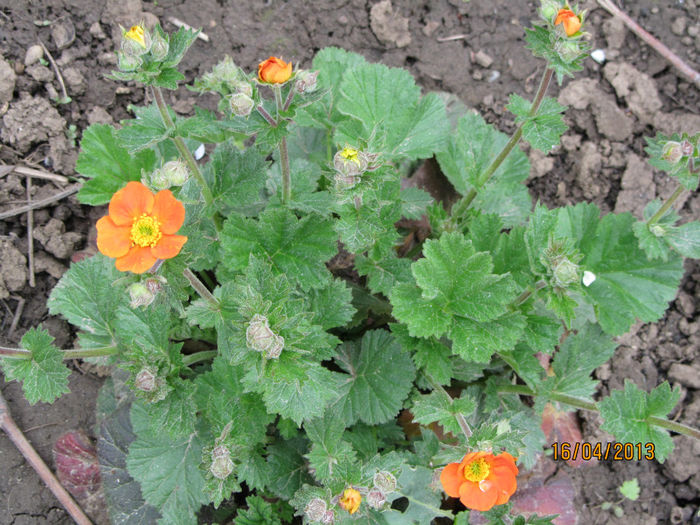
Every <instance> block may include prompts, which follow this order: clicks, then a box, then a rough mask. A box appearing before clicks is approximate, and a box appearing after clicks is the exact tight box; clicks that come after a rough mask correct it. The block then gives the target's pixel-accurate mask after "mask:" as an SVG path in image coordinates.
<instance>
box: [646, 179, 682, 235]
mask: <svg viewBox="0 0 700 525" xmlns="http://www.w3.org/2000/svg"><path fill="white" fill-rule="evenodd" d="M684 190H685V188H684V187H683V186H680V185H679V186H678V187H677V188H676V191H674V192H673V194H672V195H671V196H670V197H669V198H668V199H667V200H666V202H664V204H663V206H661V208H659V210H658V211H657V212H656V213H655V214H654V215H653V216H652V217H651V219H649V220H648V221H647V227H649V226H652V225H654V224H656V223H657V222H658V221H659V219H661V217H663V216H664V215H665V214H666V212H667V211H668V210H669V209H670V208H671V206H673V203H674V202H676V200H678V197H680V196H681V195H682V194H683V191H684Z"/></svg>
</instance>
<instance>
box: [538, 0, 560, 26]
mask: <svg viewBox="0 0 700 525" xmlns="http://www.w3.org/2000/svg"><path fill="white" fill-rule="evenodd" d="M559 9H561V3H560V2H558V1H557V0H542V6H541V7H540V16H541V17H542V18H544V19H545V20H547V21H548V22H552V21H553V20H554V17H555V16H556V15H557V13H558V12H559Z"/></svg>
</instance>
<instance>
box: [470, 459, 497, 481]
mask: <svg viewBox="0 0 700 525" xmlns="http://www.w3.org/2000/svg"><path fill="white" fill-rule="evenodd" d="M489 472H491V468H490V467H489V464H488V463H486V460H485V459H483V458H482V459H477V460H476V461H472V462H471V463H469V465H467V466H466V467H464V479H466V480H467V481H473V482H474V483H478V482H480V481H483V480H485V479H486V478H487V477H488V475H489Z"/></svg>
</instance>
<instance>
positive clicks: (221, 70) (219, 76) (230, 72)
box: [211, 56, 240, 84]
mask: <svg viewBox="0 0 700 525" xmlns="http://www.w3.org/2000/svg"><path fill="white" fill-rule="evenodd" d="M211 72H212V76H213V77H214V78H215V79H216V80H218V81H219V82H226V83H228V84H233V83H234V82H236V81H237V80H238V79H239V77H240V70H239V69H238V66H237V65H236V63H235V62H234V61H233V59H231V57H230V56H226V57H225V58H224V59H223V60H222V61H221V62H219V63H218V64H216V65H215V66H214V67H213V68H212V70H211Z"/></svg>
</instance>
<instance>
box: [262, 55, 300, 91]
mask: <svg viewBox="0 0 700 525" xmlns="http://www.w3.org/2000/svg"><path fill="white" fill-rule="evenodd" d="M291 76H292V63H291V62H285V61H284V60H282V59H280V58H277V57H270V58H268V59H267V60H263V61H262V62H260V64H258V78H259V79H260V82H267V83H268V84H284V83H285V82H286V81H287V80H289V77H291Z"/></svg>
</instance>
